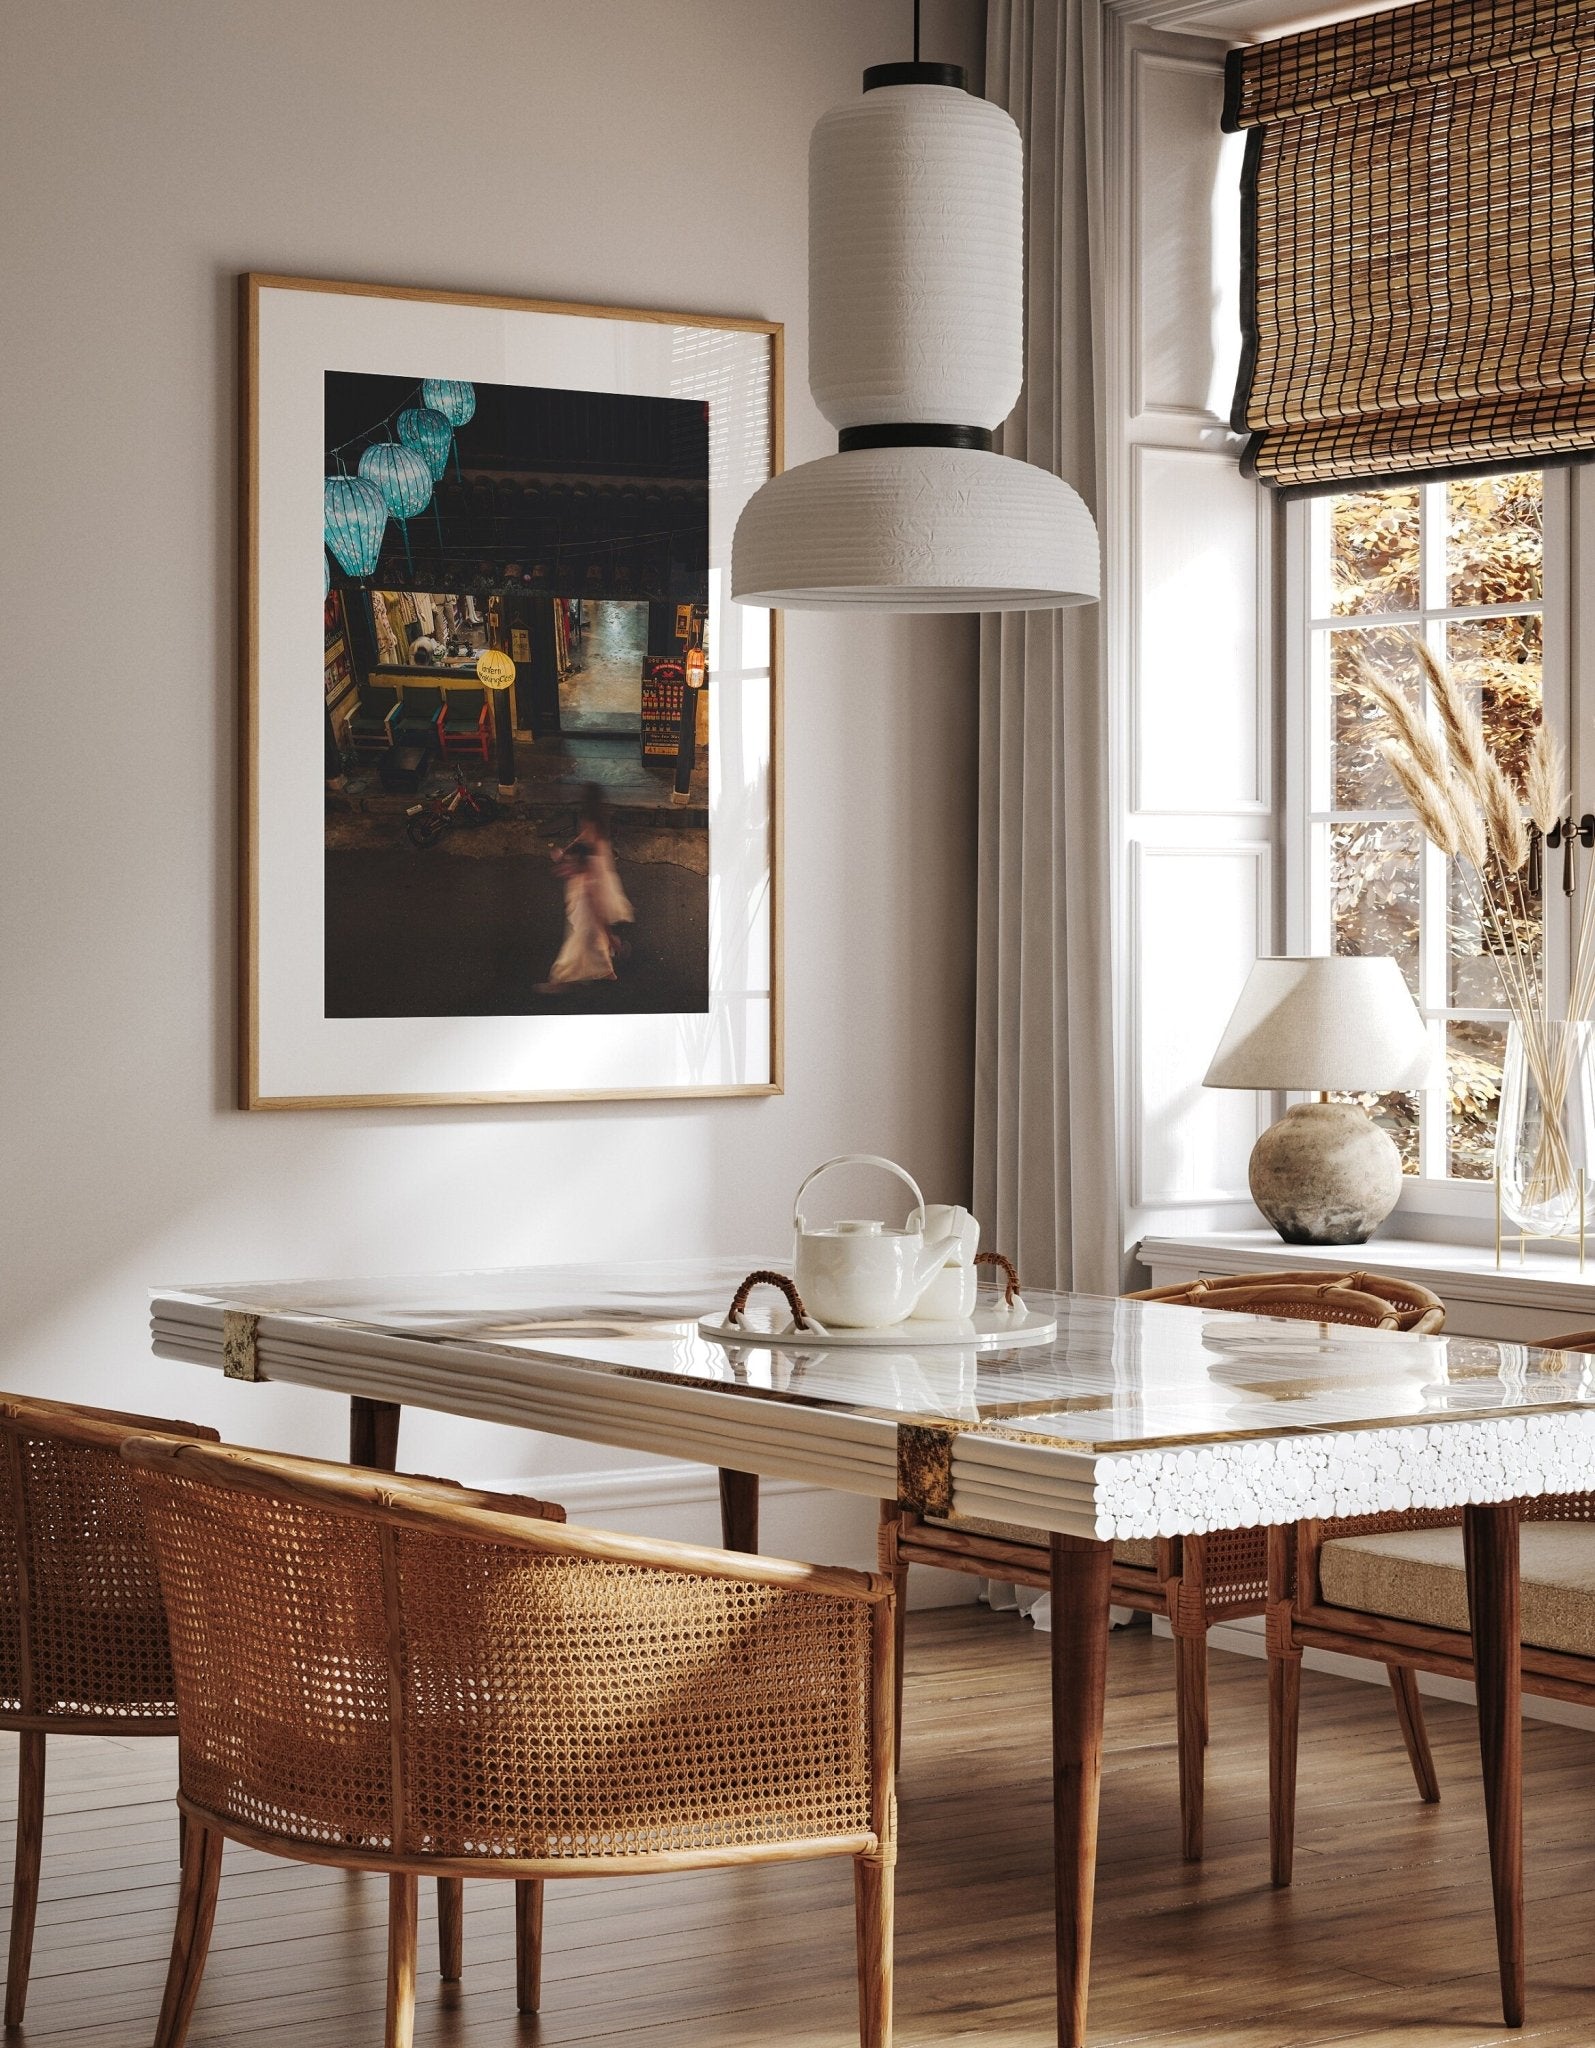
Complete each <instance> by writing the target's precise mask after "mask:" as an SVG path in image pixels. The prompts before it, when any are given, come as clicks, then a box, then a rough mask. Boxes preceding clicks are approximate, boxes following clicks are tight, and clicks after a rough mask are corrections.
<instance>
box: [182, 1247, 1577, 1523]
mask: <svg viewBox="0 0 1595 2048" xmlns="http://www.w3.org/2000/svg"><path fill="white" fill-rule="evenodd" d="M767 1263H770V1262H768V1261H763V1260H758V1259H754V1258H735V1259H714V1260H693V1261H681V1262H670V1263H659V1264H653V1265H637V1266H627V1267H620V1268H617V1267H615V1266H605V1267H598V1266H593V1267H543V1268H527V1269H517V1270H511V1271H503V1272H489V1273H470V1274H451V1275H442V1276H420V1275H412V1276H408V1277H405V1278H400V1279H381V1280H370V1281H322V1282H293V1283H272V1284H269V1285H256V1284H252V1283H248V1282H241V1283H236V1284H230V1285H208V1286H201V1287H185V1288H174V1289H168V1290H162V1291H160V1292H158V1293H157V1294H156V1295H155V1297H154V1301H153V1307H152V1331H153V1338H154V1344H155V1348H156V1350H157V1352H159V1353H160V1354H161V1355H162V1356H164V1357H169V1358H179V1359H186V1360H189V1361H191V1362H193V1363H196V1364H203V1365H210V1366H219V1365H221V1364H222V1322H223V1317H224V1315H226V1314H228V1313H232V1314H233V1315H235V1316H236V1315H247V1316H250V1317H253V1318H258V1324H257V1325H256V1326H255V1328H254V1344H255V1356H256V1359H257V1362H258V1371H259V1373H260V1375H261V1376H262V1377H265V1378H268V1379H284V1380H296V1381H299V1382H301V1383H308V1384H312V1385H318V1386H324V1387H332V1388H336V1389H338V1390H340V1391H343V1392H347V1393H350V1394H357V1395H363V1396H365V1397H367V1398H371V1399H377V1400H385V1401H393V1402H399V1403H402V1404H404V1405H407V1406H416V1407H422V1408H435V1409H442V1410H445V1411H448V1412H452V1413H456V1414H465V1415H475V1416H480V1417H482V1418H484V1419H487V1420H494V1421H504V1422H513V1423H520V1424H523V1425H524V1426H526V1427H529V1428H535V1429H545V1430H552V1431H554V1432H556V1433H559V1434H567V1435H573V1436H578V1437H584V1438H586V1439H588V1440H590V1441H597V1442H605V1443H613V1444H619V1445H625V1446H628V1447H634V1448H639V1449H645V1450H660V1451H663V1452H665V1453H667V1454H669V1455H674V1456H679V1457H688V1458H697V1459H700V1460H702V1461H704V1462H707V1463H711V1464H718V1465H722V1466H731V1467H734V1468H736V1469H741V1470H747V1471H754V1472H764V1473H767V1474H772V1475H781V1476H790V1477H797V1478H808V1479H812V1480H815V1481H817V1482H818V1483H821V1484H829V1485H834V1486H838V1487H842V1488H845V1489H847V1490H851V1491H855V1492H861V1493H865V1494H870V1495H878V1496H881V1497H889V1496H890V1495H891V1494H892V1493H893V1490H894V1483H895V1473H896V1462H897V1433H898V1430H899V1428H900V1427H902V1426H903V1425H908V1426H910V1427H923V1428H929V1429H937V1430H941V1431H944V1432H946V1433H948V1434H949V1435H950V1436H951V1439H952V1445H951V1474H952V1489H953V1501H954V1507H955V1511H956V1512H959V1513H963V1514H967V1515H978V1516H982V1517H989V1518H992V1519H998V1520H1006V1521H1014V1522H1023V1523H1025V1524H1026V1525H1027V1526H1030V1527H1036V1528H1043V1529H1045V1528H1054V1529H1058V1530H1060V1531H1061V1532H1063V1533H1066V1534H1073V1535H1095V1536H1099V1537H1103V1538H1109V1537H1117V1538H1126V1537H1134V1536H1146V1535H1153V1534H1176V1533H1181V1532H1192V1533H1194V1532H1200V1531H1202V1530H1206V1529H1211V1528H1235V1527H1246V1526H1255V1525H1259V1524H1263V1523H1272V1522H1280V1521H1289V1520H1293V1519H1295V1518H1297V1517H1298V1516H1304V1515H1347V1514H1365V1513H1376V1512H1386V1511H1389V1510H1399V1509H1404V1508H1407V1507H1413V1506H1453V1505H1459V1504H1461V1503H1463V1502H1467V1501H1488V1500H1502V1499H1510V1498H1513V1497H1516V1496H1520V1495H1529V1494H1535V1493H1549V1492H1562V1491H1573V1490H1584V1489H1587V1488H1589V1487H1590V1486H1591V1485H1592V1484H1595V1358H1590V1357H1585V1356H1582V1355H1576V1354H1569V1353H1559V1352H1545V1351H1536V1350H1533V1349H1531V1348H1530V1347H1528V1346H1524V1345H1510V1344H1496V1343H1492V1342H1488V1341H1484V1340H1480V1339H1473V1338H1448V1337H1415V1336H1405V1335H1400V1334H1396V1333H1391V1332H1383V1331H1364V1330H1356V1329H1349V1328H1345V1327H1342V1326H1332V1325H1318V1324H1308V1323H1301V1322H1282V1321H1276V1320H1272V1319H1267V1318H1259V1317H1253V1316H1239V1315H1235V1314H1232V1313H1229V1312H1224V1311H1213V1312H1204V1311H1202V1310H1199V1309H1192V1308H1176V1307H1169V1306H1166V1305H1163V1304H1159V1303H1147V1302H1135V1301H1120V1300H1110V1299H1100V1298H1097V1297H1093V1296H1088V1295H1068V1294H1060V1295H1056V1296H1050V1295H1042V1294H1038V1293H1036V1292H1035V1291H1033V1290H1027V1296H1026V1298H1027V1300H1028V1301H1029V1302H1030V1304H1031V1305H1032V1307H1046V1308H1048V1309H1051V1310H1055V1312H1056V1314H1057V1317H1058V1334H1057V1337H1056V1339H1055V1340H1053V1341H1051V1342H1049V1343H1046V1344H1042V1345H1037V1346H1032V1347H1027V1348H1024V1349H1018V1348H1015V1349H1012V1350H1008V1351H1001V1350H999V1351H996V1352H992V1353H987V1354H977V1353H976V1352H975V1351H974V1350H973V1349H964V1348H961V1347H957V1346H954V1347H951V1348H940V1347H934V1348H931V1347H925V1346H918V1347H916V1345H915V1343H914V1339H913V1330H912V1325H911V1324H905V1325H903V1326H901V1329H900V1331H898V1332H894V1333H893V1334H892V1338H891V1341H890V1343H889V1344H887V1345H885V1346H883V1347H882V1348H881V1349H880V1350H878V1351H877V1350H857V1349H848V1350H840V1349H834V1348H833V1349H830V1350H827V1349H826V1348H825V1346H824V1343H823V1340H817V1341H816V1343H815V1345H814V1347H813V1348H812V1349H804V1350H797V1351H793V1350H786V1349H776V1348H774V1347H772V1346H770V1345H769V1344H761V1343H760V1342H759V1341H758V1335H757V1333H756V1332H750V1334H749V1336H748V1339H747V1341H746V1342H744V1343H737V1344H722V1343H719V1342H716V1341H711V1340H710V1339H708V1338H706V1337H704V1336H702V1335H700V1334H699V1332H698V1330H697V1329H696V1327H695V1325H696V1322H697V1319H698V1317H699V1316H701V1315H704V1314H708V1313H714V1312H719V1311H723V1309H724V1307H725V1304H726V1302H727V1301H728V1300H729V1298H730V1295H731V1293H732V1291H733V1289H734V1287H735V1285H736V1283H737V1281H738V1280H739V1279H740V1278H741V1277H742V1275H743V1274H744V1273H745V1272H747V1271H748V1270H749V1269H750V1268H751V1267H753V1266H755V1265H759V1264H767ZM777 1263H779V1262H777ZM754 1313H755V1314H756V1315H757V1314H761V1313H762V1314H763V1315H766V1316H768V1315H770V1314H772V1313H780V1314H782V1315H784V1309H783V1308H782V1305H781V1304H780V1302H779V1300H778V1299H777V1298H776V1297H774V1296H773V1295H772V1296H771V1297H770V1298H769V1305H768V1306H767V1307H766V1308H764V1309H763V1310H762V1311H761V1310H759V1309H758V1308H757V1307H756V1309H755V1311H754Z"/></svg>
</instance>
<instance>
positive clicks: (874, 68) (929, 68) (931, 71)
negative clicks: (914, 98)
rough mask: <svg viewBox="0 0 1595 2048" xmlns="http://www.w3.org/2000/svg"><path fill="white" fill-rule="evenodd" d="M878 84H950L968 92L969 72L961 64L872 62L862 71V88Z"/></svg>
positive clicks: (869, 88)
mask: <svg viewBox="0 0 1595 2048" xmlns="http://www.w3.org/2000/svg"><path fill="white" fill-rule="evenodd" d="M880 85H950V86H951V87H952V89H953V91H954V92H968V90H969V74H968V73H967V72H966V71H965V69H964V67H963V65H962V64H872V65H870V67H869V69H868V70H867V71H866V72H865V73H864V90H865V91H866V92H874V90H875V88H876V87H877V86H880Z"/></svg>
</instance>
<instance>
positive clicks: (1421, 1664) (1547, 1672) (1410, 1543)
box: [1267, 1330, 1595, 1901]
mask: <svg viewBox="0 0 1595 2048" xmlns="http://www.w3.org/2000/svg"><path fill="white" fill-rule="evenodd" d="M1536 1348H1537V1349H1541V1350H1545V1351H1566V1352H1595V1330H1578V1331H1575V1332H1574V1333H1573V1334H1572V1335H1571V1336H1567V1337H1554V1338H1548V1339H1547V1340H1546V1341H1545V1342H1544V1343H1543V1344H1542V1345H1537V1346H1536ZM1519 1515H1520V1523H1521V1528H1520V1543H1521V1609H1520V1625H1521V1634H1522V1643H1523V1660H1522V1673H1523V1689H1524V1691H1525V1692H1531V1693H1542V1694H1544V1695H1546V1696H1547V1697H1548V1698H1551V1699H1562V1700H1575V1701H1577V1702H1579V1703H1580V1704H1582V1705H1586V1706H1595V1493H1580V1494H1564V1495H1559V1496H1546V1497H1544V1498H1540V1499H1534V1500H1527V1501H1524V1502H1523V1503H1522V1506H1521V1508H1520V1510H1519ZM1268 1576H1269V1593H1268V1624H1267V1628H1268V1657H1269V1746H1268V1747H1269V1792H1270V1798H1269V1834H1270V1852H1271V1858H1272V1864H1273V1878H1274V1882H1275V1884H1278V1885H1287V1884H1289V1883H1290V1880H1291V1872H1292V1864H1293V1859H1294V1843H1295V1827H1296V1752H1297V1731H1298V1727H1299V1723H1300V1718H1301V1663H1302V1652H1303V1651H1304V1650H1306V1649H1326V1650H1338V1651H1340V1652H1341V1654H1342V1655H1343V1656H1348V1657H1363V1658H1368V1659H1370V1660H1372V1661H1375V1662H1378V1663H1382V1664H1383V1665H1384V1666H1385V1668H1386V1670H1387V1671H1388V1673H1389V1675H1390V1681H1391V1684H1392V1686H1393V1687H1394V1688H1395V1691H1396V1696H1397V1699H1398V1700H1400V1701H1404V1705H1403V1708H1402V1717H1401V1718H1402V1731H1403V1733H1404V1735H1405V1736H1406V1738H1407V1745H1408V1751H1409V1754H1411V1755H1412V1757H1413V1762H1414V1768H1415V1770H1417V1773H1418V1781H1419V1788H1420V1790H1421V1791H1422V1793H1423V1796H1424V1798H1425V1799H1426V1800H1429V1801H1431V1802H1432V1801H1434V1800H1437V1799H1438V1798H1439V1796H1440V1790H1439V1785H1438V1782H1437V1780H1436V1778H1435V1775H1434V1766H1433V1763H1432V1762H1431V1760H1430V1757H1429V1746H1428V1738H1427V1735H1426V1733H1425V1731H1424V1725H1423V1708H1422V1705H1421V1702H1420V1699H1419V1694H1418V1679H1417V1674H1418V1673H1419V1672H1420V1671H1434V1672H1440V1673H1442V1674H1444V1675H1446V1676H1448V1677H1453V1678H1465V1679H1471V1678H1472V1676H1473V1642H1472V1636H1471V1633H1470V1630H1469V1625H1468V1589H1467V1567H1466V1559H1465V1557H1464V1551H1463V1534H1462V1528H1461V1517H1460V1514H1459V1512H1458V1511H1457V1510H1456V1509H1455V1508H1436V1509H1412V1510H1409V1511H1408V1512H1407V1513H1405V1514H1391V1515H1364V1516H1360V1517H1358V1518H1356V1519H1355V1520H1344V1521H1303V1522H1297V1523H1295V1524H1294V1525H1292V1526H1289V1527H1285V1528H1280V1529H1276V1530H1271V1531H1270V1532H1269V1562H1268ZM1420 1759H1421V1766H1420ZM1521 1882H1522V1879H1521V1872H1520V1873H1518V1879H1517V1883H1518V1894H1517V1896H1518V1899H1519V1901H1521Z"/></svg>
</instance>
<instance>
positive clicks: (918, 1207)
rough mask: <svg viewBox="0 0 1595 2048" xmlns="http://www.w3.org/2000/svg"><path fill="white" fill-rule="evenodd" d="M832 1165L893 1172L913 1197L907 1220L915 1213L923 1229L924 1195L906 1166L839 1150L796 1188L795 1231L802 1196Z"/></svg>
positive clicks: (875, 1155)
mask: <svg viewBox="0 0 1595 2048" xmlns="http://www.w3.org/2000/svg"><path fill="white" fill-rule="evenodd" d="M833 1166H879V1167H881V1168H882V1169H883V1170H884V1171H885V1172H887V1173H895V1174H896V1175H897V1178H898V1179H899V1180H902V1181H906V1182H907V1183H908V1187H909V1191H910V1193H911V1194H912V1195H913V1197H914V1212H913V1215H911V1216H910V1217H909V1219H908V1220H909V1222H910V1223H912V1222H913V1220H914V1216H915V1215H917V1216H918V1218H919V1223H920V1228H921V1229H923V1228H924V1227H925V1197H924V1196H923V1195H922V1194H921V1193H920V1191H919V1182H918V1181H917V1180H915V1178H914V1176H913V1175H912V1174H911V1173H910V1172H909V1171H908V1169H907V1167H906V1166H899V1165H897V1164H896V1162H895V1161H894V1160H891V1159H882V1158H881V1157H880V1155H879V1154H878V1153H875V1152H839V1153H838V1154H837V1156H836V1157H835V1158H834V1159H827V1160H826V1161H825V1162H824V1163H823V1164H822V1165H820V1166H816V1167H815V1169H814V1171H813V1172H812V1173H811V1174H809V1175H808V1176H807V1177H806V1178H805V1180H804V1182H803V1185H802V1186H801V1187H800V1188H799V1189H798V1191H797V1193H796V1195H794V1196H793V1198H792V1228H793V1229H794V1230H795V1231H798V1232H801V1231H802V1229H803V1210H802V1206H801V1205H802V1201H803V1197H804V1196H805V1195H806V1194H807V1193H808V1191H809V1189H810V1187H811V1186H812V1185H813V1184H814V1182H815V1181H817V1180H818V1179H819V1177H820V1175H821V1174H822V1173H829V1172H830V1170H831V1168H832V1167H833Z"/></svg>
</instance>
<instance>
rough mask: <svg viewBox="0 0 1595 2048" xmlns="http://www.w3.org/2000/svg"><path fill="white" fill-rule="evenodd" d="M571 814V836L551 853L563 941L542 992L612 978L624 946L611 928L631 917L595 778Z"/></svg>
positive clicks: (604, 800)
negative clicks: (560, 885) (560, 891)
mask: <svg viewBox="0 0 1595 2048" xmlns="http://www.w3.org/2000/svg"><path fill="white" fill-rule="evenodd" d="M576 819H577V822H576V837H575V838H574V839H573V840H571V842H570V844H569V845H568V846H563V847H561V848H560V850H559V852H558V853H557V854H555V856H554V872H555V874H557V875H559V876H560V877H561V878H562V880H563V881H564V884H565V943H564V945H563V946H561V947H560V949H559V957H558V958H557V959H556V960H555V962H554V964H553V966H552V967H551V968H550V969H549V974H548V980H547V981H546V982H545V983H544V984H543V987H544V990H545V991H548V992H552V991H554V990H556V989H562V988H573V987H575V986H577V985H578V984H580V983H581V982H584V981H613V980H614V979H615V959H616V956H617V954H620V953H623V952H624V951H625V950H626V948H625V941H624V940H623V939H621V938H619V937H618V936H617V934H616V929H615V928H616V926H617V925H623V924H630V923H632V921H633V920H634V918H635V916H636V913H635V911H634V910H633V909H632V907H631V904H630V901H629V900H628V898H627V896H626V892H625V890H624V889H623V888H622V887H621V886H620V870H619V869H618V868H617V867H616V865H615V843H614V839H613V837H612V834H611V829H610V819H609V803H608V800H607V798H606V797H605V795H604V792H603V790H602V789H601V788H600V787H599V785H598V784H597V783H596V782H589V783H587V784H585V786H584V787H583V789H582V795H581V805H580V808H579V810H578V811H577V814H576Z"/></svg>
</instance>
